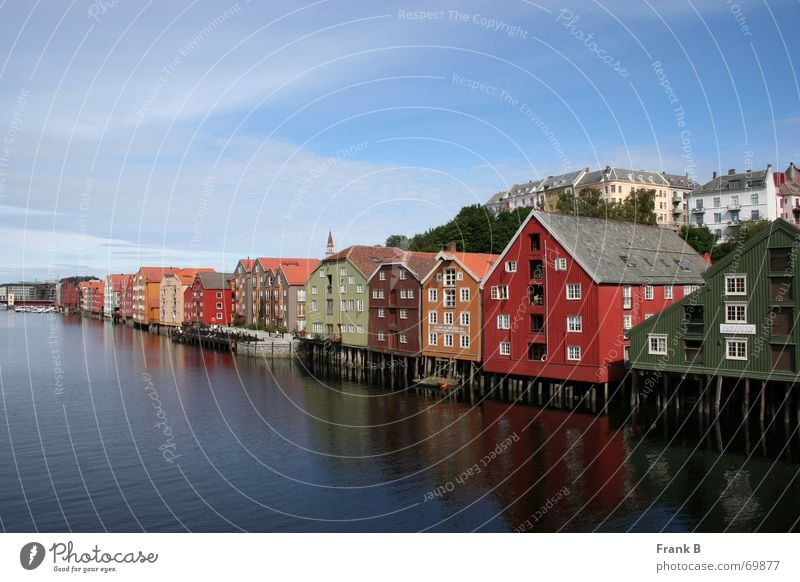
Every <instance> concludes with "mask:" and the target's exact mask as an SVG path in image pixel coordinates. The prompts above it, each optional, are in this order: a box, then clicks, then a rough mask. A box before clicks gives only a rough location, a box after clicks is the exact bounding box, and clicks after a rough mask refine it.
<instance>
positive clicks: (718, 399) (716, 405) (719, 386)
mask: <svg viewBox="0 0 800 582" xmlns="http://www.w3.org/2000/svg"><path fill="white" fill-rule="evenodd" d="M721 400H722V376H717V392H716V394H715V395H714V413H715V414H716V415H717V417H719V408H720V402H721Z"/></svg>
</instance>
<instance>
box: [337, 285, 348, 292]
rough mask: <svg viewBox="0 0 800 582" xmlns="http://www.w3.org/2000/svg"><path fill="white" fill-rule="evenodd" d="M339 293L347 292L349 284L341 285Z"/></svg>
mask: <svg viewBox="0 0 800 582" xmlns="http://www.w3.org/2000/svg"><path fill="white" fill-rule="evenodd" d="M339 293H347V285H339Z"/></svg>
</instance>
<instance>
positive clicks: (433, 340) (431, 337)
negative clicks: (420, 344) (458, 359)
mask: <svg viewBox="0 0 800 582" xmlns="http://www.w3.org/2000/svg"><path fill="white" fill-rule="evenodd" d="M428 345H429V346H438V345H439V336H437V335H436V334H435V333H429V334H428Z"/></svg>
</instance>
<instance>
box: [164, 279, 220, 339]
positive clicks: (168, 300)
mask: <svg viewBox="0 0 800 582" xmlns="http://www.w3.org/2000/svg"><path fill="white" fill-rule="evenodd" d="M199 272H205V273H211V272H214V269H178V270H177V271H175V272H174V273H170V274H168V275H167V274H165V275H164V277H163V278H162V279H161V283H160V285H159V290H158V293H159V316H160V320H159V323H161V325H166V326H169V327H178V326H180V325H181V324H182V323H183V318H184V305H183V296H184V292H185V291H186V289H187V288H188V287H189V285H191V284H192V283H193V282H194V280H195V276H196V275H197V273H199Z"/></svg>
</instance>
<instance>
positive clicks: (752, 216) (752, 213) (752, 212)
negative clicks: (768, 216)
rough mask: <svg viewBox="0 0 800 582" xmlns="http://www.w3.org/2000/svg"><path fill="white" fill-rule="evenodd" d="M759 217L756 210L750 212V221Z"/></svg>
mask: <svg viewBox="0 0 800 582" xmlns="http://www.w3.org/2000/svg"><path fill="white" fill-rule="evenodd" d="M760 217H761V215H759V213H758V210H751V211H750V220H758V219H759V218H760Z"/></svg>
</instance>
